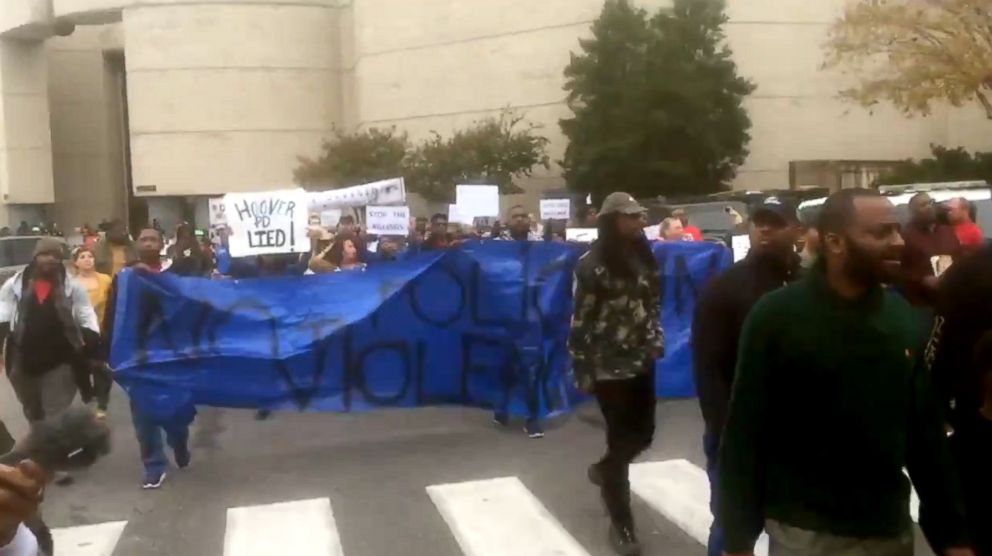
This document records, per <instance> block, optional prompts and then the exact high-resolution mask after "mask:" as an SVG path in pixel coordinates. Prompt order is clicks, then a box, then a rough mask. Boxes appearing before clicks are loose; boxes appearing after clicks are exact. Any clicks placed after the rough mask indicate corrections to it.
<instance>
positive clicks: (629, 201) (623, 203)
mask: <svg viewBox="0 0 992 556" xmlns="http://www.w3.org/2000/svg"><path fill="white" fill-rule="evenodd" d="M647 211H648V209H646V208H644V207H643V206H641V204H640V203H638V202H637V199H635V198H634V197H633V196H631V195H630V194H629V193H623V192H621V191H617V192H616V193H610V194H609V195H607V196H606V199H603V208H601V209H600V210H599V214H600V215H604V214H614V213H615V214H641V213H644V212H647Z"/></svg>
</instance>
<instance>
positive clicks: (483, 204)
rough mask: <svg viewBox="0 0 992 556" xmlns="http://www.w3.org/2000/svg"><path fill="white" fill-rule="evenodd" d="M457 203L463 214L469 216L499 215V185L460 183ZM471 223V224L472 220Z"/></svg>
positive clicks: (456, 192) (456, 195)
mask: <svg viewBox="0 0 992 556" xmlns="http://www.w3.org/2000/svg"><path fill="white" fill-rule="evenodd" d="M455 204H456V205H458V210H459V212H460V213H461V214H462V216H465V217H468V218H475V217H476V216H499V187H497V186H495V185H459V186H457V187H455ZM449 219H450V217H449ZM469 223H470V224H471V221H470V222H469Z"/></svg>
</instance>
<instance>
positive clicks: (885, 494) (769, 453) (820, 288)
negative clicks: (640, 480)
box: [717, 189, 973, 556]
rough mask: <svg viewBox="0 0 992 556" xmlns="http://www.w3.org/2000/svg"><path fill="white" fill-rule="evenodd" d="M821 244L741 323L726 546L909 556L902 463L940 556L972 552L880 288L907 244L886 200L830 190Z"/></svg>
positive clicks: (727, 443) (950, 478)
mask: <svg viewBox="0 0 992 556" xmlns="http://www.w3.org/2000/svg"><path fill="white" fill-rule="evenodd" d="M818 228H819V230H820V234H821V239H822V243H821V256H820V258H819V261H818V263H817V265H816V266H815V267H814V269H813V271H812V272H811V273H810V274H809V275H808V276H806V277H804V278H803V279H802V280H800V281H798V282H796V283H794V284H790V285H788V286H785V287H784V288H781V289H779V290H777V291H775V292H772V293H770V294H768V295H766V296H765V297H764V298H763V299H761V300H760V301H758V303H757V304H756V305H755V306H754V308H753V309H752V311H751V313H750V314H749V315H748V317H747V319H746V320H745V322H744V331H743V333H742V337H741V348H740V352H739V360H738V364H737V373H736V377H735V379H734V386H733V393H732V397H731V402H730V412H729V414H728V418H727V422H726V427H725V429H724V433H723V444H722V446H721V448H720V454H719V461H718V466H717V467H718V473H719V478H720V481H719V484H718V504H719V509H720V517H721V518H722V525H723V533H724V551H725V554H729V555H742V554H747V555H750V554H753V551H754V544H755V541H756V540H757V538H758V535H759V534H760V533H761V530H762V528H764V529H765V530H766V531H767V532H768V536H769V538H770V549H769V554H770V555H771V556H853V555H866V554H870V555H872V556H912V555H913V540H914V532H913V526H912V520H911V518H910V515H909V493H910V485H909V480H908V479H907V478H906V476H905V475H904V474H903V469H908V471H909V475H910V477H911V478H912V481H913V484H914V485H915V486H916V489H917V492H918V493H919V496H920V500H921V501H922V502H923V503H925V504H927V505H928V506H929V507H930V508H931V509H932V511H933V512H934V515H936V516H939V519H936V520H935V521H934V528H936V529H939V531H936V532H935V534H934V535H933V537H935V538H940V539H947V544H946V546H949V547H955V548H949V549H946V550H945V551H944V552H943V554H944V555H946V556H952V555H954V556H964V555H969V556H972V555H973V552H972V551H971V549H969V548H959V547H964V546H967V543H968V541H967V533H966V531H967V529H966V522H965V517H964V511H963V503H962V501H961V495H960V492H959V489H958V487H957V484H956V479H955V474H954V469H953V466H952V464H951V461H950V454H949V450H948V446H947V439H946V437H945V434H944V427H943V422H942V418H941V414H940V411H939V408H938V406H937V404H936V403H935V399H934V396H933V395H932V392H931V390H930V386H929V385H928V384H927V378H928V373H927V372H926V370H925V365H922V364H917V363H920V362H922V358H920V357H918V354H917V353H914V352H913V347H914V345H915V344H914V341H915V339H916V330H915V328H914V322H913V319H912V310H911V308H910V306H909V304H908V303H906V301H905V300H904V299H903V298H902V297H901V296H899V295H898V294H895V293H893V292H889V291H887V290H886V288H884V287H883V283H884V282H885V281H886V280H887V279H888V277H889V276H890V275H891V273H893V272H895V271H896V270H897V267H898V261H899V258H900V256H901V251H902V247H903V241H902V238H901V237H900V235H899V221H898V217H897V215H896V211H895V208H894V207H893V205H892V203H891V202H889V201H888V200H887V199H885V198H884V197H881V196H880V195H879V194H878V193H877V192H876V191H871V190H857V189H853V190H843V191H841V192H838V193H835V194H833V195H831V196H830V197H829V198H828V199H827V201H826V202H825V203H824V205H823V208H822V211H821V214H820V225H819V227H818Z"/></svg>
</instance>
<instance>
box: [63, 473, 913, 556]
mask: <svg viewBox="0 0 992 556" xmlns="http://www.w3.org/2000/svg"><path fill="white" fill-rule="evenodd" d="M630 482H631V490H632V491H633V492H634V494H636V495H637V496H638V497H639V498H641V499H643V500H644V502H645V503H647V505H648V506H650V507H651V508H652V509H653V510H654V511H656V512H658V513H659V514H660V515H661V516H662V517H664V518H665V519H666V520H668V521H670V522H671V523H672V524H674V525H675V526H677V527H678V528H680V529H681V530H682V531H684V532H685V533H686V534H687V535H688V536H689V537H691V538H692V539H694V540H696V541H697V542H699V543H700V544H702V545H704V546H705V545H706V542H707V540H708V537H709V529H710V525H711V524H712V522H713V516H712V514H711V513H710V509H709V501H710V486H709V480H708V478H707V476H706V472H705V471H704V470H703V469H701V468H700V467H699V466H697V465H695V464H693V463H690V462H689V461H686V460H684V459H676V460H668V461H659V462H647V463H638V464H634V465H633V466H631V470H630ZM426 493H427V495H428V497H429V499H430V501H432V502H433V505H434V506H435V508H436V510H437V511H438V512H439V513H440V515H441V517H442V518H443V520H444V522H445V524H446V525H447V527H448V529H449V530H450V532H451V535H452V537H453V538H454V539H455V540H456V541H457V544H458V546H459V547H460V548H461V552H462V553H463V554H464V555H465V556H547V555H552V554H553V555H555V556H589V552H587V551H586V549H585V548H584V547H583V546H582V545H581V544H580V543H579V542H578V541H577V540H576V539H575V538H574V537H573V536H572V535H571V534H570V533H569V532H568V531H567V530H566V529H565V527H564V526H562V524H561V523H560V522H559V520H558V519H556V518H555V516H553V515H552V514H551V513H550V512H549V511H548V510H547V508H546V507H545V506H544V505H543V504H542V503H541V501H540V500H539V499H538V498H537V497H536V496H535V495H534V494H533V493H532V492H531V491H530V490H529V489H528V488H527V487H526V486H524V484H523V483H522V482H521V481H520V480H519V479H518V478H517V477H503V478H496V479H485V480H479V481H470V482H463V483H451V484H438V485H431V486H428V487H426ZM425 502H426V501H425ZM918 512H919V499H918V497H917V496H916V492H915V490H914V491H913V495H912V500H911V514H912V517H913V520H914V521H915V520H916V519H917V517H918ZM126 526H127V522H126V521H115V522H109V523H102V524H97V525H84V526H78V527H67V528H62V529H55V530H53V531H52V534H53V537H54V541H55V546H56V551H57V553H58V554H59V556H115V553H114V550H115V548H116V546H117V544H118V541H119V540H120V538H121V535H122V533H123V532H124V531H125V527H126ZM767 553H768V538H767V536H766V535H762V536H761V538H760V539H759V541H758V545H757V547H756V549H755V554H756V555H758V556H765V555H767ZM273 554H292V555H293V556H344V554H345V552H344V549H343V548H342V544H341V538H340V535H339V532H338V528H337V522H336V521H335V518H334V511H333V509H332V507H331V500H330V499H328V498H319V499H314V500H300V501H293V502H280V503H275V504H267V505H260V506H246V507H238V508H229V509H228V510H227V526H226V529H225V531H224V551H223V556H272V555H273Z"/></svg>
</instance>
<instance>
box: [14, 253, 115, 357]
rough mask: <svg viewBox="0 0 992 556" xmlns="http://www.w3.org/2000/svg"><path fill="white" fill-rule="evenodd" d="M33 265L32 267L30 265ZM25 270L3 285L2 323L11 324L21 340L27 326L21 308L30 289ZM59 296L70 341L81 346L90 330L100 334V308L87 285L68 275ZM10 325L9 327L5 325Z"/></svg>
mask: <svg viewBox="0 0 992 556" xmlns="http://www.w3.org/2000/svg"><path fill="white" fill-rule="evenodd" d="M30 268H31V266H29V267H28V269H30ZM28 269H25V270H22V271H21V272H18V273H17V274H15V275H14V276H13V277H12V278H11V279H10V280H7V283H6V284H4V285H3V287H2V288H0V325H8V326H9V328H8V330H9V333H10V334H11V336H12V337H13V338H14V339H15V340H19V339H20V336H21V332H22V329H23V327H22V326H19V325H20V324H21V319H20V316H21V315H20V311H21V307H22V303H23V301H24V292H25V291H28V292H30V290H29V289H27V288H26V287H25V286H26V285H30V284H25V283H24V276H25V272H26V271H27V270H28ZM60 293H61V294H62V295H60V296H59V297H58V298H57V299H59V300H61V302H60V303H59V307H58V310H59V315H60V316H61V317H62V319H63V321H64V322H63V323H64V324H65V325H66V334H67V337H68V339H69V342H70V343H71V344H72V345H73V346H75V347H76V348H77V349H78V348H80V347H81V346H82V344H83V337H84V335H85V332H84V330H83V329H86V330H88V331H89V332H92V333H94V334H96V335H99V334H100V322H99V320H98V319H97V317H96V311H94V310H93V305H92V304H91V303H90V298H89V296H88V295H86V288H84V287H83V285H82V284H80V283H79V282H78V281H77V280H76V279H75V278H73V277H71V276H64V277H63V279H62V291H61V292H60ZM5 328H6V327H5Z"/></svg>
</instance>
